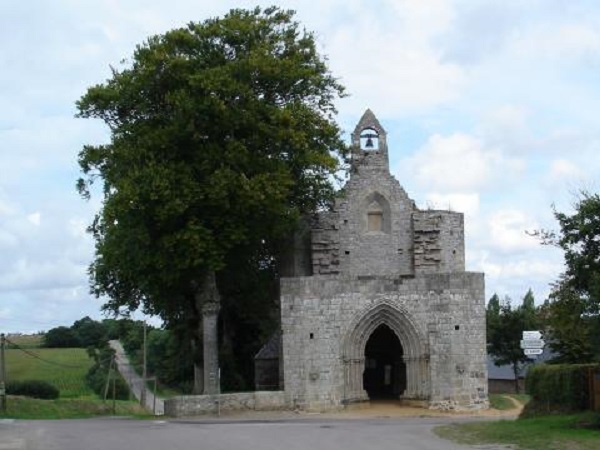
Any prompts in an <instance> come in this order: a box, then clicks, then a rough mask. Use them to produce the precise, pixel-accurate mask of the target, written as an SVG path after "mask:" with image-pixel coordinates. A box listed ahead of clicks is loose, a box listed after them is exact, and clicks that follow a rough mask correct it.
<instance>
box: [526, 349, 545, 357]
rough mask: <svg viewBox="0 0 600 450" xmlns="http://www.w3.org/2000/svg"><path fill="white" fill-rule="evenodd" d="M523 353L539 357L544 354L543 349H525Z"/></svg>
mask: <svg viewBox="0 0 600 450" xmlns="http://www.w3.org/2000/svg"><path fill="white" fill-rule="evenodd" d="M523 353H525V356H537V355H541V354H542V353H544V350H542V349H541V348H525V349H523Z"/></svg>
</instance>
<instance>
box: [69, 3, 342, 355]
mask: <svg viewBox="0 0 600 450" xmlns="http://www.w3.org/2000/svg"><path fill="white" fill-rule="evenodd" d="M343 93H344V91H343V87H342V86H341V85H340V84H339V83H338V81H337V80H336V79H335V78H334V77H333V76H332V74H331V73H330V72H329V70H328V67H327V64H326V61H325V59H324V58H323V57H322V56H320V55H319V54H318V52H317V50H316V46H315V40H314V36H313V35H312V34H311V33H309V32H307V31H305V30H304V29H302V28H301V27H300V25H299V24H298V23H297V22H296V21H295V20H294V13H293V12H292V11H284V10H281V9H279V8H276V7H272V8H268V9H265V10H261V9H259V8H256V9H254V10H251V11H247V10H239V9H238V10H232V11H230V12H229V13H228V14H227V15H225V16H224V17H222V18H213V19H209V20H206V21H204V22H201V23H190V24H189V25H188V26H186V27H184V28H179V29H175V30H172V31H169V32H167V33H165V34H162V35H157V36H153V37H150V38H149V39H148V40H147V41H146V42H144V43H143V44H141V45H139V46H138V47H137V48H136V50H135V52H134V54H133V57H132V58H131V60H130V62H128V63H127V62H126V63H124V65H123V66H122V67H121V68H117V69H113V71H112V77H111V78H109V79H108V80H107V81H106V82H105V83H103V84H99V85H96V86H93V87H91V88H89V89H88V91H87V92H86V94H85V95H84V96H83V97H82V98H81V99H80V100H79V101H78V102H77V108H78V116H79V117H83V118H97V119H101V120H103V121H104V122H105V123H106V124H107V125H108V127H109V128H110V131H111V139H110V142H109V143H108V144H103V145H87V146H85V147H84V148H83V150H82V151H81V153H80V155H79V163H80V166H81V169H82V172H83V174H84V176H83V177H82V179H80V180H79V183H78V188H79V191H80V192H81V194H82V195H83V196H85V197H89V196H90V195H91V194H93V193H94V190H93V189H91V185H92V184H93V183H94V182H95V181H97V180H99V181H100V182H101V188H102V189H101V195H102V196H103V203H102V209H101V210H100V212H99V213H98V214H97V215H96V217H95V218H94V221H93V223H92V225H91V227H90V230H91V233H92V234H93V237H94V239H95V243H96V255H95V260H94V261H93V263H92V264H91V266H90V276H91V288H92V292H93V293H94V294H95V295H97V296H99V297H102V298H105V299H106V304H105V306H104V307H105V309H106V310H109V311H114V312H122V311H124V310H134V309H136V308H138V307H142V308H143V309H144V310H145V312H147V313H151V314H157V315H159V316H161V317H162V318H163V319H164V320H165V321H166V322H167V324H172V325H173V326H174V325H175V324H177V327H178V330H179V331H181V330H182V329H183V332H181V334H182V335H186V336H187V337H190V338H191V339H192V340H193V341H195V342H196V343H198V341H199V340H200V339H201V334H200V331H199V330H200V323H201V314H202V306H203V305H202V303H203V301H204V300H205V299H206V295H204V294H205V293H206V292H207V291H210V290H211V289H208V288H207V286H208V287H210V284H211V280H212V279H214V273H215V272H216V273H217V281H218V283H217V285H218V284H219V272H222V271H223V269H224V268H226V267H227V265H228V261H232V260H235V259H240V258H241V259H248V260H251V261H254V262H255V264H257V265H258V266H259V267H260V266H261V265H271V264H273V261H275V262H276V260H277V256H278V253H277V252H278V249H280V243H281V242H282V239H283V236H285V235H286V234H288V233H290V232H291V230H292V229H293V227H294V226H295V223H296V221H297V220H298V218H299V217H300V216H301V214H303V213H306V212H309V211H313V210H315V209H317V208H319V207H322V206H323V205H325V204H326V203H327V202H328V201H329V199H330V198H331V197H332V195H333V187H332V185H331V176H332V175H333V174H334V173H335V171H336V170H337V169H338V160H339V159H338V156H339V155H343V154H344V153H345V150H344V145H343V142H342V141H341V138H340V130H339V128H338V126H337V125H336V123H335V121H334V115H335V113H336V111H335V108H334V101H335V100H336V99H337V98H338V97H339V96H342V95H343ZM234 281H235V280H233V279H232V278H231V276H229V277H227V283H232V282H234ZM221 284H222V282H221ZM196 348H199V347H198V345H196ZM199 357H200V356H199V355H196V359H199Z"/></svg>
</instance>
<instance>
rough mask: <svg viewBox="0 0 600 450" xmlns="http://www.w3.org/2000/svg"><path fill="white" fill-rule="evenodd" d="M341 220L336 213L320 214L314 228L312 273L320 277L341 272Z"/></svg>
mask: <svg viewBox="0 0 600 450" xmlns="http://www.w3.org/2000/svg"><path fill="white" fill-rule="evenodd" d="M339 222H340V218H339V214H338V213H337V212H335V211H328V212H323V213H321V214H319V215H318V216H317V217H316V218H315V223H314V224H313V228H312V240H311V250H312V271H313V273H314V274H319V275H335V274H338V273H339V272H340V224H339Z"/></svg>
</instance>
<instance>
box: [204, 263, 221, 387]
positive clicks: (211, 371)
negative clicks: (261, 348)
mask: <svg viewBox="0 0 600 450" xmlns="http://www.w3.org/2000/svg"><path fill="white" fill-rule="evenodd" d="M203 297H204V298H203V302H202V334H203V336H202V341H203V355H204V356H203V359H204V394H206V395H212V394H218V393H219V391H220V386H219V336H218V321H219V310H220V309H221V301H220V297H219V292H218V290H217V285H216V282H215V274H214V272H210V273H209V274H208V275H207V277H206V281H205V284H204V289H203Z"/></svg>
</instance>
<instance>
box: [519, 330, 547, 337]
mask: <svg viewBox="0 0 600 450" xmlns="http://www.w3.org/2000/svg"><path fill="white" fill-rule="evenodd" d="M541 338H542V333H541V332H540V331H537V330H533V331H523V339H541Z"/></svg>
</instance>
